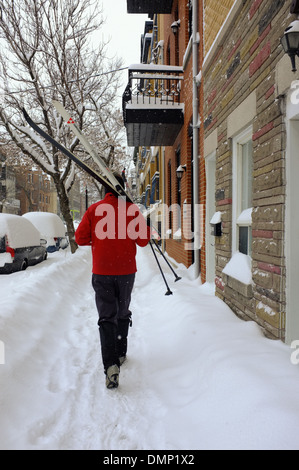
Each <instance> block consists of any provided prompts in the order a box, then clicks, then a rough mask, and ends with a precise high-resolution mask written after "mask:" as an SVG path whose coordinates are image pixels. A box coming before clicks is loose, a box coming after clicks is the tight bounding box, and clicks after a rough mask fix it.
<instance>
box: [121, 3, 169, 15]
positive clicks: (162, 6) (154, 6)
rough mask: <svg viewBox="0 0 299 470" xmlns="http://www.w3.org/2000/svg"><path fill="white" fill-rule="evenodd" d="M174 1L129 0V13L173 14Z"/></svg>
mask: <svg viewBox="0 0 299 470" xmlns="http://www.w3.org/2000/svg"><path fill="white" fill-rule="evenodd" d="M172 4H173V0H127V10H128V13H150V14H153V13H171V10H172Z"/></svg>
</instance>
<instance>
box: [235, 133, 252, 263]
mask: <svg viewBox="0 0 299 470" xmlns="http://www.w3.org/2000/svg"><path fill="white" fill-rule="evenodd" d="M252 183H253V145H252V127H250V128H248V129H247V130H246V131H244V132H243V133H241V134H239V135H238V136H237V137H235V139H234V141H233V193H234V194H233V250H234V252H236V251H239V252H240V253H243V254H244V255H248V256H251V253H252V248H251V247H252V228H251V226H252V206H253V203H252Z"/></svg>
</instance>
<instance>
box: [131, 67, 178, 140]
mask: <svg viewBox="0 0 299 470" xmlns="http://www.w3.org/2000/svg"><path fill="white" fill-rule="evenodd" d="M182 80H183V69H182V67H173V66H166V65H164V66H160V65H147V64H138V65H131V66H130V67H129V83H128V85H127V87H126V90H125V92H124V94H123V114H124V124H125V127H126V131H127V139H128V146H133V147H135V146H172V145H173V144H174V142H175V139H176V138H177V136H178V133H179V132H180V130H181V128H182V126H183V123H184V103H182V102H181V88H182Z"/></svg>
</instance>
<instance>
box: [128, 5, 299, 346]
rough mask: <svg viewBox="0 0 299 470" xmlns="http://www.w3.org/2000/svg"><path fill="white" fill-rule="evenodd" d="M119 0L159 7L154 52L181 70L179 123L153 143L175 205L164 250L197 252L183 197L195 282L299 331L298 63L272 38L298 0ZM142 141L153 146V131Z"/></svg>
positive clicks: (251, 315) (281, 330)
mask: <svg viewBox="0 0 299 470" xmlns="http://www.w3.org/2000/svg"><path fill="white" fill-rule="evenodd" d="M127 3H128V11H130V9H129V5H131V4H134V5H135V7H136V4H138V7H139V8H140V6H142V7H144V10H143V11H141V12H143V13H144V12H147V13H149V15H150V17H151V18H152V19H153V20H154V21H155V16H156V15H157V18H158V20H157V21H156V25H158V29H159V28H160V29H159V31H158V33H157V35H158V36H157V37H158V40H159V41H160V44H161V41H163V51H162V52H163V53H162V54H161V57H162V59H161V63H163V64H166V65H167V66H169V67H170V66H171V67H178V68H181V69H182V70H181V75H182V77H183V80H182V81H181V82H180V86H179V88H180V102H181V103H182V104H183V107H184V109H183V112H184V116H183V122H182V123H181V127H180V128H179V129H177V133H176V135H174V136H173V139H172V141H171V142H167V143H165V141H164V142H163V140H162V141H161V142H160V143H156V144H155V145H156V146H157V147H159V148H160V150H159V152H161V155H162V156H163V158H162V160H161V161H162V173H161V174H163V177H162V180H163V181H162V182H161V181H160V184H162V198H161V199H162V202H164V204H165V205H167V206H171V205H172V204H174V203H175V204H178V205H179V206H180V209H179V213H177V214H174V213H170V214H169V213H167V214H166V218H167V219H168V220H165V219H166V218H165V214H164V223H165V224H166V225H167V223H168V226H169V230H168V234H169V239H167V240H166V242H165V249H166V250H167V252H168V254H169V255H170V256H172V257H174V258H175V259H176V260H177V261H178V262H183V263H184V264H185V265H186V266H190V265H191V263H192V262H195V263H196V259H195V258H196V254H197V255H198V253H197V250H186V249H185V242H186V239H185V237H184V233H183V231H182V230H181V228H182V222H183V221H184V217H185V216H186V211H185V208H184V203H185V204H187V206H188V207H191V209H192V211H191V219H190V227H191V230H192V232H194V233H195V237H196V236H198V232H197V230H198V225H197V224H198V221H201V228H202V233H201V236H200V243H199V244H197V245H196V246H195V248H199V249H200V251H199V269H200V273H201V279H202V282H205V281H208V282H213V283H215V286H216V295H217V296H219V297H220V298H221V299H223V300H224V301H225V302H226V303H227V304H228V305H229V306H230V307H231V308H232V310H233V311H234V312H235V313H236V314H237V315H239V316H241V317H242V318H244V319H247V320H254V321H256V322H257V323H258V324H259V325H260V326H261V327H262V328H263V330H264V332H265V333H266V334H267V335H269V336H271V337H274V338H281V339H283V340H286V341H287V342H288V343H290V342H291V341H292V340H294V339H298V338H299V315H298V314H297V308H298V307H297V305H298V300H299V298H298V294H297V288H296V283H297V279H298V275H299V248H298V237H299V235H298V234H299V213H298V210H297V192H296V189H297V186H298V181H299V159H298V156H297V153H298V151H297V148H298V144H299V142H298V139H299V137H298V136H299V126H298V122H299V99H298V98H299V93H298V88H299V87H298V84H299V82H298V81H296V80H298V78H299V74H298V73H297V72H296V73H294V72H292V66H291V62H290V60H289V58H288V56H287V55H286V54H285V53H284V50H283V48H282V46H281V43H280V41H281V38H282V37H283V36H284V31H285V29H286V27H287V26H288V25H289V24H290V23H291V22H292V21H294V20H295V19H296V17H295V16H294V15H293V14H292V13H290V8H291V5H292V8H295V9H297V10H295V11H296V12H297V13H299V2H291V1H287V0H275V1H273V2H268V1H267V0H224V1H223V2H216V1H214V0H193V1H191V0H189V1H187V0H182V1H177V0H173V1H161V2H157V3H155V4H153V3H151V2H149V1H146V0H143V1H142V0H140V1H137V0H135V1H134V0H127ZM151 5H155V7H153V6H152V7H151ZM158 5H159V6H158ZM162 6H163V8H164V10H163V11H161V9H162ZM151 8H152V9H153V8H155V11H152V10H151ZM159 9H160V10H159ZM194 11H196V14H194ZM292 12H294V11H293V10H292ZM298 30H299V28H298ZM197 69H198V70H197ZM177 73H179V69H177ZM196 106H198V107H196ZM196 109H198V114H197V113H196ZM125 124H126V122H125ZM160 124H161V122H160ZM144 125H145V126H146V123H145V124H144ZM167 125H169V123H168V124H167ZM127 130H128V129H127ZM143 133H144V134H145V133H146V129H145V128H144V129H143ZM137 145H143V144H142V142H141V141H139V143H137ZM145 147H146V149H147V151H149V155H152V153H151V152H152V145H151V142H147V143H146V144H145ZM197 157H198V158H197ZM178 169H181V170H182V172H181V173H182V178H181V179H180V180H179V179H178V178H177V173H178V172H177V170H178ZM160 180H161V178H160ZM145 183H146V188H147V189H146V188H144V189H145V191H146V190H147V191H148V192H150V191H151V188H152V186H151V181H150V180H147V181H145Z"/></svg>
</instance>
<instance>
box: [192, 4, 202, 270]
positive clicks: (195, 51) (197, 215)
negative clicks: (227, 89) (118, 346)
mask: <svg viewBox="0 0 299 470" xmlns="http://www.w3.org/2000/svg"><path fill="white" fill-rule="evenodd" d="M198 3H199V0H193V8H192V54H193V205H194V207H193V214H194V270H195V277H196V278H197V277H199V274H200V253H199V249H200V211H199V155H198V143H199V138H198V88H197V78H196V77H197V75H198V72H199V70H198V52H199V42H200V37H199V32H198Z"/></svg>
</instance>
